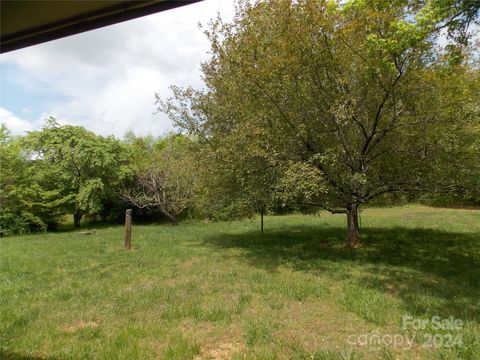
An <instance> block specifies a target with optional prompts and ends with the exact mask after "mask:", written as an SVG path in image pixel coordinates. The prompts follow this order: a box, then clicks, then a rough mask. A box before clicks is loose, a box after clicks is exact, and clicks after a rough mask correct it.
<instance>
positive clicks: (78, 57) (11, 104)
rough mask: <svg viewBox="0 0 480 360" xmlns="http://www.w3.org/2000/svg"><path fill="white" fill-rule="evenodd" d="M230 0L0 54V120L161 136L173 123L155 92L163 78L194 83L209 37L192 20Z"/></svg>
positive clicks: (229, 11) (164, 84)
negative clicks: (158, 108) (159, 110)
mask: <svg viewBox="0 0 480 360" xmlns="http://www.w3.org/2000/svg"><path fill="white" fill-rule="evenodd" d="M233 8H234V6H233V1H222V0H206V1H203V2H200V3H196V4H192V5H188V6H184V7H181V8H177V9H173V10H170V11H166V12H163V13H158V14H154V15H150V16H146V17H143V18H140V19H136V20H131V21H128V22H125V23H121V24H117V25H113V26H109V27H106V28H102V29H98V30H94V31H90V32H86V33H83V34H78V35H75V36H71V37H68V38H64V39H60V40H57V41H52V42H48V43H45V44H40V45H36V46H33V47H29V48H25V49H21V50H17V51H13V52H10V53H6V54H2V55H0V123H4V124H6V125H7V126H8V127H9V128H10V130H11V131H12V132H13V133H15V134H22V133H24V132H25V131H30V130H35V129H39V128H40V127H41V126H42V123H43V120H44V119H46V118H48V117H49V116H54V117H56V118H57V119H58V120H59V122H60V123H64V124H67V123H68V124H75V125H82V126H84V127H86V128H87V129H89V130H92V131H95V132H96V133H99V134H102V135H109V134H113V135H116V136H118V137H121V136H122V135H123V134H125V132H127V131H129V130H133V131H134V132H135V133H137V134H139V135H145V134H149V133H151V134H154V135H161V134H163V133H165V132H168V131H170V130H172V127H171V124H170V122H169V121H168V119H167V118H166V116H165V115H163V114H154V113H155V110H156V109H155V99H154V95H155V93H159V94H160V95H161V96H163V97H166V96H168V95H169V90H168V87H169V86H170V85H173V84H175V85H180V86H188V85H192V86H194V87H201V85H202V83H201V80H200V63H201V61H203V60H205V59H207V58H208V54H207V52H208V50H209V43H208V40H207V39H206V37H205V35H204V34H203V31H202V30H201V29H200V28H199V27H198V23H199V22H200V23H202V24H204V25H205V24H207V23H208V21H209V20H210V19H212V18H214V17H215V16H216V14H217V12H220V14H221V15H222V18H226V19H230V18H231V17H232V15H233V12H234V11H233Z"/></svg>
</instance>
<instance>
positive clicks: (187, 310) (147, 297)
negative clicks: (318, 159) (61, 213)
mask: <svg viewBox="0 0 480 360" xmlns="http://www.w3.org/2000/svg"><path fill="white" fill-rule="evenodd" d="M361 223H362V224H361V225H362V236H363V238H362V242H363V246H362V247H361V248H359V249H357V250H349V249H346V248H344V246H343V243H344V238H345V217H344V216H342V215H329V214H327V213H322V214H321V215H320V216H303V215H289V216H267V217H266V218H265V233H264V234H261V233H260V232H259V219H252V220H244V221H235V222H225V223H221V222H210V223H207V222H201V221H184V222H181V223H180V224H179V225H178V226H171V225H167V224H161V225H148V226H147V225H134V227H133V230H132V243H133V249H132V250H131V251H130V252H128V251H125V250H124V249H123V243H122V241H123V228H122V227H121V226H112V227H100V228H97V229H96V232H95V234H94V235H85V234H81V233H80V232H74V231H64V232H57V233H50V234H45V235H31V236H23V237H7V238H3V239H1V240H0V256H1V270H0V275H1V283H0V291H1V322H0V331H1V333H0V336H1V356H0V357H1V358H2V359H275V358H278V359H396V358H399V359H438V358H442V359H443V358H445V359H480V303H479V301H480V280H479V279H480V211H479V210H467V209H438V208H436V209H434V208H428V207H423V206H405V207H396V208H388V209H380V208H378V209H377V208H372V209H367V210H365V211H363V212H362V216H361ZM402 316H403V317H404V318H402ZM408 316H410V319H414V320H417V321H418V320H422V319H423V320H425V323H426V324H427V326H426V327H424V328H422V329H418V328H416V327H415V326H408V327H404V326H402V325H403V321H404V319H405V317H408ZM434 316H438V317H440V318H441V319H449V318H450V319H456V320H460V321H461V325H460V326H458V327H457V328H455V329H434V328H433V325H432V321H431V319H432V317H434ZM375 336H376V337H375ZM435 336H436V337H435ZM432 338H433V340H435V341H433V340H432ZM376 339H381V341H376ZM389 339H390V340H392V339H395V341H396V342H397V343H393V340H392V341H390V340H389ZM408 339H414V341H413V342H412V343H408V341H407V340H408ZM400 341H401V342H402V343H401V344H400ZM429 345H433V346H429ZM435 345H436V346H435ZM450 345H452V346H451V347H450Z"/></svg>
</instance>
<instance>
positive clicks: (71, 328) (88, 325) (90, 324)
mask: <svg viewBox="0 0 480 360" xmlns="http://www.w3.org/2000/svg"><path fill="white" fill-rule="evenodd" d="M97 327H98V323H97V322H95V321H83V320H80V321H78V322H76V323H75V324H71V325H64V326H62V327H61V329H62V331H63V332H66V333H75V332H77V331H79V330H83V329H96V328H97Z"/></svg>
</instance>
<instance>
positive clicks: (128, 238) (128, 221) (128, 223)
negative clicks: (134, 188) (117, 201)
mask: <svg viewBox="0 0 480 360" xmlns="http://www.w3.org/2000/svg"><path fill="white" fill-rule="evenodd" d="M131 248H132V209H127V211H125V249H126V250H130V249H131Z"/></svg>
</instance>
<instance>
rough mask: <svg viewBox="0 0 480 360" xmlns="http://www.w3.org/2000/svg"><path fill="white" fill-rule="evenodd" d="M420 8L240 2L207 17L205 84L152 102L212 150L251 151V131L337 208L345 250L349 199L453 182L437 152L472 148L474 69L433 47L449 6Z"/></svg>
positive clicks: (351, 228)
mask: <svg viewBox="0 0 480 360" xmlns="http://www.w3.org/2000/svg"><path fill="white" fill-rule="evenodd" d="M430 5H431V4H430V3H427V5H425V4H423V3H419V2H409V1H349V2H347V3H344V4H341V3H337V2H332V1H318V0H311V1H310V0H304V1H296V2H292V1H287V0H283V1H261V2H257V3H255V4H253V5H252V4H250V3H247V2H245V3H239V5H238V6H237V13H236V16H235V18H234V20H233V21H232V22H231V23H224V22H222V20H221V19H217V20H215V21H213V22H212V24H211V27H210V29H209V30H208V31H207V35H208V36H209V38H210V41H211V47H212V49H211V52H212V58H211V59H210V61H208V62H206V63H205V64H204V65H203V74H204V80H205V84H206V90H205V91H195V90H193V89H185V90H182V89H179V88H173V90H174V95H173V97H172V98H170V99H169V100H168V101H167V102H161V103H160V109H161V110H163V111H165V112H167V113H168V114H169V115H170V117H171V119H172V120H173V122H174V123H175V124H176V125H177V126H178V127H179V128H181V129H184V130H185V131H188V132H190V133H193V134H196V135H197V136H198V137H199V139H203V140H204V142H205V143H210V144H212V143H213V144H214V146H213V147H212V148H213V149H214V151H215V149H222V148H223V147H224V146H225V147H232V146H233V145H232V144H235V145H236V148H237V149H238V152H250V150H249V149H251V148H252V147H251V146H247V145H245V139H250V140H249V141H250V143H253V144H254V145H255V146H253V148H255V149H257V150H256V151H257V152H258V151H259V150H258V149H261V152H262V154H264V155H266V156H268V158H269V159H270V162H271V163H278V164H290V165H289V166H288V167H287V168H289V169H295V171H286V172H285V173H284V175H285V176H294V177H299V178H301V179H302V181H304V182H305V181H306V180H307V182H309V183H310V184H312V186H313V185H314V186H316V189H317V190H318V191H316V192H315V191H314V190H315V189H313V188H312V187H311V186H308V184H303V185H302V186H303V188H305V192H304V193H306V194H308V201H310V202H312V203H313V202H314V203H316V204H318V205H321V206H323V207H325V208H327V209H329V210H331V211H332V212H334V213H345V214H346V215H347V230H348V231H347V245H348V246H351V247H355V246H357V245H358V244H359V240H360V234H359V228H358V208H359V206H361V205H363V204H366V203H368V202H369V201H371V200H373V199H375V198H378V197H381V196H384V195H385V194H389V193H394V192H404V193H412V192H418V191H427V190H429V191H432V190H435V191H439V192H440V191H447V190H448V191H459V190H458V189H459V188H458V182H457V183H455V181H451V180H452V179H451V178H449V177H447V176H439V174H445V173H446V172H445V169H452V168H453V167H451V163H449V161H450V162H451V161H452V157H449V156H446V154H449V153H452V154H453V153H457V154H459V153H462V152H464V150H465V149H473V148H474V147H475V145H474V143H475V141H476V140H475V137H474V136H471V135H472V131H474V129H475V125H474V123H475V122H476V121H478V105H475V104H478V102H477V101H476V100H478V94H477V93H476V92H475V88H477V89H478V69H477V68H475V67H474V66H471V65H468V64H464V65H461V64H459V63H458V62H456V63H454V64H453V65H452V64H451V63H445V64H444V63H443V62H442V60H441V59H440V57H439V56H437V55H436V53H435V51H434V48H435V34H436V32H438V30H439V29H441V26H435V25H436V24H439V23H446V22H447V21H450V23H451V21H452V18H453V17H454V16H455V15H454V14H453V12H452V14H450V13H449V14H448V16H440V15H442V14H441V13H440V15H439V13H438V11H437V12H435V11H428V7H429V6H430ZM434 5H435V4H434ZM443 5H444V3H443V2H439V3H438V4H436V5H435V7H434V9H437V10H438V9H441V8H442V6H443ZM432 6H433V5H432ZM449 19H450V20H449ZM452 66H458V67H459V68H461V69H460V70H458V71H456V70H455V71H453V70H448V68H449V67H450V68H451V67H452ZM440 74H441V76H440ZM442 76H443V78H442ZM449 77H451V79H454V80H455V82H452V81H451V80H449ZM439 81H440V83H441V86H440V85H438V83H439ZM458 82H460V85H459V86H460V87H461V88H462V91H464V93H463V96H462V97H458V96H454V94H455V91H458V86H457V85H458ZM440 88H441V91H444V92H445V94H444V95H441V96H440V92H439V89H440ZM444 99H449V101H448V102H447V104H448V105H445V104H443V103H442V101H443V100H444ZM458 114H462V116H458ZM476 129H477V130H478V126H477V127H476ZM452 134H454V135H453V136H452ZM453 137H454V138H455V139H453ZM242 158H243V156H239V157H238V159H239V162H241V161H242ZM467 158H468V159H469V160H471V159H472V157H471V156H465V159H467ZM229 159H230V160H232V161H235V158H229ZM219 162H222V158H219ZM459 165H460V164H459ZM461 165H462V166H463V167H468V166H471V165H467V163H462V164H461ZM246 169H248V167H246ZM457 170H458V166H457ZM453 173H454V172H453V171H450V174H453ZM309 179H310V180H309ZM282 183H283V184H287V185H288V184H293V185H294V183H295V181H289V180H288V179H285V180H284V181H282ZM319 184H321V185H319Z"/></svg>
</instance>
